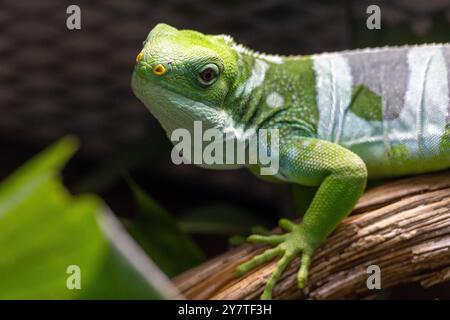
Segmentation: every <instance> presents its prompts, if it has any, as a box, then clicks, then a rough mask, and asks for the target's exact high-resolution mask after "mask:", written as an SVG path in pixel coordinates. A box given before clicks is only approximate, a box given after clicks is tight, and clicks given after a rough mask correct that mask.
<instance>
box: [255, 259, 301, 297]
mask: <svg viewBox="0 0 450 320" xmlns="http://www.w3.org/2000/svg"><path fill="white" fill-rule="evenodd" d="M294 257H295V254H285V255H284V256H283V257H282V258H281V259H280V260H279V261H278V263H277V266H276V268H275V271H274V272H273V273H272V275H271V276H270V279H269V280H268V281H267V283H266V287H265V288H264V292H263V294H262V295H261V300H270V299H272V290H273V287H274V286H275V284H276V283H277V281H278V279H280V276H281V274H282V273H283V271H284V269H286V266H287V265H288V264H289V262H291V261H292V259H294Z"/></svg>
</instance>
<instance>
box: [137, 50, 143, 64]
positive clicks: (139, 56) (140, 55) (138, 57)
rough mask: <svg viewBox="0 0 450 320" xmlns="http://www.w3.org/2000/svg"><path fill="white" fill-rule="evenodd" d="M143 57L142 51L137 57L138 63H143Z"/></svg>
mask: <svg viewBox="0 0 450 320" xmlns="http://www.w3.org/2000/svg"><path fill="white" fill-rule="evenodd" d="M143 55H144V53H143V52H142V51H141V52H139V53H138V55H137V56H136V63H139V62H141V60H142V56H143Z"/></svg>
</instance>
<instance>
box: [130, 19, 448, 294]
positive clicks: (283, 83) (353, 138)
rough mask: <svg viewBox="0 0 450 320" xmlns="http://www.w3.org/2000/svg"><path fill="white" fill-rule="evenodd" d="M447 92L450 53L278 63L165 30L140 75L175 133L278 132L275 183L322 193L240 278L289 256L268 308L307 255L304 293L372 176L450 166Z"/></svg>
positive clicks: (145, 55) (207, 38) (401, 52)
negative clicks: (196, 124)
mask: <svg viewBox="0 0 450 320" xmlns="http://www.w3.org/2000/svg"><path fill="white" fill-rule="evenodd" d="M449 84H450V45H449V44H442V45H438V44H433V45H421V46H405V47H393V48H379V49H365V50H355V51H344V52H340V53H325V54H319V55H312V56H277V55H268V54H262V53H258V52H254V51H252V50H249V49H247V48H245V47H244V46H242V45H240V44H237V43H235V41H234V40H233V39H232V38H231V37H230V36H226V35H204V34H202V33H199V32H196V31H192V30H177V29H175V28H173V27H171V26H168V25H166V24H158V25H157V26H156V27H155V28H154V29H153V30H152V31H151V32H150V33H149V35H148V37H147V39H146V41H145V42H144V47H143V49H142V51H141V52H140V53H139V54H138V56H137V58H136V66H135V69H134V73H133V77H132V87H133V91H134V93H135V95H136V96H137V97H138V98H139V99H140V100H141V101H142V102H143V103H144V104H145V105H146V106H147V107H148V109H149V110H150V111H151V112H152V114H153V115H154V116H155V117H156V118H157V119H158V120H159V122H160V123H161V125H162V126H163V127H164V129H165V130H166V132H167V134H168V135H169V136H170V135H171V133H172V132H173V130H175V129H177V128H188V129H189V130H192V123H193V121H195V120H199V121H202V122H203V124H204V126H205V127H208V128H216V129H219V130H221V131H223V132H233V133H234V135H235V138H236V139H243V138H244V137H245V136H246V133H248V132H251V131H255V130H256V131H257V130H260V129H263V128H265V129H268V128H269V129H278V130H279V139H280V144H279V162H280V163H279V170H278V173H277V174H276V175H275V176H274V178H275V179H277V180H280V181H285V182H289V183H292V184H295V185H300V186H309V187H317V191H316V193H315V195H314V197H313V198H312V201H311V203H310V205H309V207H308V208H307V210H306V213H305V214H304V217H303V220H302V222H301V223H300V224H295V223H293V222H291V221H288V220H287V219H281V220H280V226H281V227H282V228H283V229H284V230H286V231H287V233H285V234H282V235H270V236H263V235H252V236H250V237H249V241H251V242H254V243H263V244H269V245H273V246H274V248H271V249H268V250H266V251H265V252H263V253H262V254H260V255H258V256H256V257H254V258H253V259H251V260H250V261H248V262H246V263H244V264H242V265H240V266H239V267H238V269H237V273H238V274H243V273H245V272H247V271H249V270H250V269H252V268H254V267H256V266H258V265H260V264H262V263H265V262H267V261H269V260H272V259H274V258H275V257H281V258H280V259H279V260H278V263H277V266H276V269H275V271H274V272H273V274H272V276H271V277H270V279H269V280H268V281H267V284H266V287H265V289H264V292H263V294H262V298H263V299H270V298H271V295H272V290H273V287H274V285H275V283H276V282H277V280H278V279H279V278H280V276H281V274H282V272H283V270H284V269H285V268H286V266H287V265H288V264H289V263H290V262H291V261H292V260H293V259H294V258H295V257H296V256H299V255H301V266H300V270H299V272H298V286H299V288H303V287H304V286H305V284H306V280H307V277H308V269H309V266H310V263H311V258H312V256H313V254H314V251H315V250H316V249H317V248H318V247H319V246H320V245H321V244H322V243H323V242H324V241H325V239H326V237H327V236H328V235H329V234H330V233H331V232H332V231H333V230H334V229H335V228H336V226H337V225H338V224H339V222H340V221H341V220H342V219H343V218H344V217H346V216H347V215H348V214H349V213H350V211H351V210H352V208H353V206H354V205H355V203H356V202H357V200H358V198H359V197H360V196H361V194H362V193H363V191H364V189H365V186H366V180H367V179H368V178H381V177H394V176H401V175H408V174H418V173H423V172H430V171H436V170H443V169H447V168H449V167H450V115H449V108H450V107H449V106H450V103H449V97H450V94H449ZM250 169H253V170H252V171H254V172H255V173H256V170H254V169H255V168H254V167H252V168H250Z"/></svg>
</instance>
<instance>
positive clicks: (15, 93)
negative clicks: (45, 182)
mask: <svg viewBox="0 0 450 320" xmlns="http://www.w3.org/2000/svg"><path fill="white" fill-rule="evenodd" d="M373 2H374V1H355V2H352V1H324V2H318V1H313V0H311V1H299V0H285V1H275V0H259V1H238V0H229V1H206V0H164V1H162V0H154V1H145V0H134V1H123V0H102V1H87V0H84V1H76V2H72V1H61V0H39V1H20V0H19V1H18V0H1V1H0V9H1V10H0V34H1V36H0V58H1V65H0V137H4V138H7V139H12V140H14V141H18V142H27V143H33V144H37V145H45V144H47V143H49V142H52V141H54V140H56V139H57V138H59V137H61V136H63V135H65V134H68V133H74V134H76V135H78V136H79V137H80V138H81V140H82V145H83V150H84V152H88V153H91V154H96V155H107V154H109V153H111V152H113V151H115V150H117V149H118V148H120V147H121V146H122V145H124V144H127V143H129V142H130V141H133V140H136V139H138V138H139V137H140V136H142V135H144V134H145V133H146V132H147V133H148V132H149V130H152V129H155V128H156V127H158V124H157V122H156V121H155V120H154V119H153V118H152V116H151V115H150V114H149V112H148V111H147V110H146V109H145V108H144V107H143V105H142V104H141V103H140V102H139V101H138V100H137V99H136V98H135V97H134V96H133V94H132V92H131V89H130V76H131V72H132V69H133V64H134V58H135V55H136V53H137V52H138V51H139V50H140V48H141V43H142V41H143V40H144V39H145V37H146V35H147V33H148V32H149V30H150V29H151V28H152V27H153V26H154V25H155V24H156V23H158V22H166V23H169V24H171V25H174V26H175V27H178V28H191V29H198V30H199V31H202V32H205V33H228V34H231V35H233V37H234V38H235V39H236V40H237V41H238V42H242V43H244V44H246V45H248V46H249V47H252V48H254V49H257V50H260V51H266V52H269V53H280V54H299V53H303V54H309V53H315V52H321V51H332V50H342V49H347V48H349V47H351V45H352V43H351V37H352V33H351V30H352V21H355V19H358V18H362V17H365V16H366V14H365V9H366V8H367V5H368V4H372V3H373ZM375 3H378V4H379V5H380V6H382V10H383V11H382V14H383V16H382V17H383V23H385V22H386V23H391V22H392V23H395V22H396V21H404V22H406V23H409V24H411V25H413V28H414V29H415V30H416V31H417V32H421V30H422V29H424V28H426V26H427V21H428V20H429V19H430V17H431V16H433V15H434V14H436V13H444V14H446V16H447V19H448V17H449V16H450V1H448V0H428V1H421V0H418V1H407V0H396V1H378V2H375ZM70 4H77V5H79V6H80V8H81V25H82V29H81V30H79V31H69V30H67V28H66V18H67V14H66V8H67V6H68V5H70ZM449 38H450V37H449Z"/></svg>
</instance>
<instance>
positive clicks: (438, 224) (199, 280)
mask: <svg viewBox="0 0 450 320" xmlns="http://www.w3.org/2000/svg"><path fill="white" fill-rule="evenodd" d="M274 232H275V233H278V232H280V230H279V229H275V230H274ZM266 248H267V246H262V245H250V244H247V245H243V246H241V247H239V248H235V249H233V250H230V251H228V252H226V253H224V254H222V255H220V256H218V257H216V258H214V259H212V260H210V261H207V262H205V263H203V264H202V265H200V266H198V267H196V268H194V269H191V270H189V271H187V272H185V273H183V274H181V275H180V276H178V277H176V278H175V279H173V281H174V283H175V285H176V286H177V287H178V289H179V290H180V292H181V293H182V294H183V295H184V296H185V297H186V298H188V299H256V298H259V296H260V295H261V293H262V290H263V288H264V285H265V282H266V280H267V279H268V277H269V276H270V275H271V273H272V271H273V269H274V265H275V263H276V259H275V260H274V261H272V262H269V263H267V264H265V265H262V266H261V267H259V268H257V269H255V270H252V271H251V272H249V273H248V274H246V275H244V276H242V277H240V278H236V277H235V276H234V270H235V269H236V267H237V266H238V265H239V264H240V263H242V262H244V261H247V260H248V259H250V258H251V257H253V256H254V255H256V254H258V253H260V252H262V251H263V250H264V249H266ZM370 265H377V266H379V267H380V270H381V289H387V288H389V287H392V286H394V285H397V284H399V283H408V282H419V283H420V284H421V285H422V286H423V287H425V288H426V287H430V286H432V285H435V284H438V283H443V282H446V281H449V280H450V171H446V172H438V173H434V174H428V175H423V176H416V177H411V178H406V179H402V180H396V181H392V182H389V183H386V184H384V185H381V186H378V187H375V188H372V189H370V190H369V191H367V192H366V193H365V194H364V195H363V196H362V197H361V199H360V200H359V202H358V204H357V205H356V206H355V209H354V211H353V214H352V215H351V216H350V217H348V218H346V219H345V220H344V221H343V222H342V223H341V224H340V226H339V227H338V228H337V229H336V230H335V231H334V232H333V234H332V235H331V236H330V237H329V238H328V240H327V241H326V243H325V244H324V245H323V246H322V247H321V248H320V249H319V250H318V251H317V252H316V254H315V257H314V259H313V262H312V266H311V270H310V276H309V281H308V286H307V288H305V289H304V290H299V289H298V288H297V282H296V274H297V270H298V267H299V259H298V258H297V259H296V260H295V261H294V262H292V263H291V264H290V266H288V268H286V270H285V272H284V273H283V276H282V277H281V279H280V280H279V282H278V284H277V285H276V286H275V289H274V292H273V298H274V299H299V298H300V299H348V298H371V297H373V296H375V295H376V293H377V292H379V291H378V290H369V289H368V287H367V281H368V277H369V276H370V274H369V273H367V268H368V267H369V266H370Z"/></svg>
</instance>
